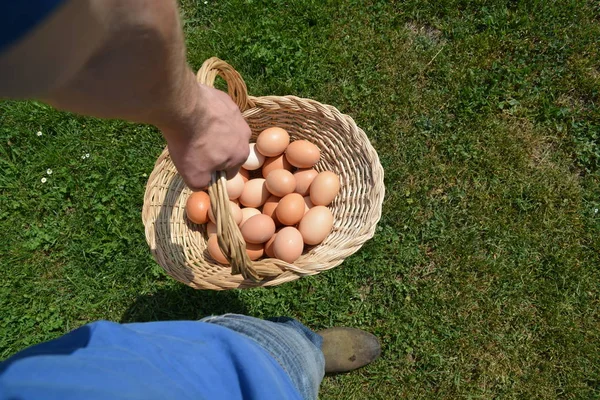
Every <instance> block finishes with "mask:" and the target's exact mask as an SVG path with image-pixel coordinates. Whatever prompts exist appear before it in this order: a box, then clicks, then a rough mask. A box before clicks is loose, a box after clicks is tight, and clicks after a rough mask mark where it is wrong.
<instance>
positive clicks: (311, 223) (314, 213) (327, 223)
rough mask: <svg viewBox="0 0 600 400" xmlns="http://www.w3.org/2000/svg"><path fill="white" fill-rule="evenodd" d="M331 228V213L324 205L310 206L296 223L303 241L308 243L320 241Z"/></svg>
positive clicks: (313, 243)
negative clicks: (298, 222)
mask: <svg viewBox="0 0 600 400" xmlns="http://www.w3.org/2000/svg"><path fill="white" fill-rule="evenodd" d="M332 228H333V214H332V213H331V210H329V208H327V207H325V206H314V207H313V208H311V209H310V210H309V211H308V212H307V213H306V215H305V216H304V218H302V221H300V224H299V225H298V230H299V231H300V233H301V234H302V238H303V239H304V243H306V244H308V245H316V244H319V243H321V242H322V241H323V240H325V238H326V237H327V235H329V234H330V233H331V230H332Z"/></svg>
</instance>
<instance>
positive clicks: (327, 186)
mask: <svg viewBox="0 0 600 400" xmlns="http://www.w3.org/2000/svg"><path fill="white" fill-rule="evenodd" d="M339 192H340V178H339V177H338V176H337V175H336V174H334V173H333V172H331V171H324V172H321V173H320V174H319V175H317V176H316V177H315V179H314V180H313V182H312V184H311V185H310V200H311V201H312V202H313V204H314V205H316V206H328V205H329V204H331V202H332V201H333V199H335V196H337V195H338V193H339Z"/></svg>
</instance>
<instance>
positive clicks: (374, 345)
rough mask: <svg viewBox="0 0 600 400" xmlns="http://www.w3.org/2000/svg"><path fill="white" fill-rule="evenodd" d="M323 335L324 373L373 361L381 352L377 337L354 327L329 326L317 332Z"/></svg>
mask: <svg viewBox="0 0 600 400" xmlns="http://www.w3.org/2000/svg"><path fill="white" fill-rule="evenodd" d="M317 333H318V334H319V335H321V336H322V337H323V347H322V351H323V354H324V355H325V373H327V374H339V373H343V372H349V371H353V370H355V369H357V368H360V367H364V366H365V365H367V364H369V363H371V362H373V361H375V360H376V359H377V357H379V354H380V353H381V345H380V344H379V341H378V340H377V338H376V337H375V336H374V335H372V334H370V333H368V332H365V331H361V330H360V329H354V328H342V327H340V328H329V329H325V330H323V331H320V332H317Z"/></svg>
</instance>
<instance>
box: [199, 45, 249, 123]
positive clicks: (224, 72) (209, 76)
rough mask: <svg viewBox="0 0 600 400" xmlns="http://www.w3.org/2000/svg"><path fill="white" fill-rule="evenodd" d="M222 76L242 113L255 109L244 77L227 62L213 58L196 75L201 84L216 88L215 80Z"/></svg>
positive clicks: (205, 62) (230, 95)
mask: <svg viewBox="0 0 600 400" xmlns="http://www.w3.org/2000/svg"><path fill="white" fill-rule="evenodd" d="M217 76H220V77H221V78H223V79H225V82H227V92H228V93H229V97H231V98H232V99H233V101H234V102H235V104H237V106H238V107H239V108H240V111H241V112H244V111H246V110H247V109H249V108H252V107H254V102H253V101H252V100H250V97H249V96H248V88H247V87H246V82H244V79H242V76H241V75H240V74H239V72H237V71H236V70H235V69H233V67H232V66H231V65H229V64H227V63H226V62H225V61H223V60H221V59H219V58H217V57H211V58H209V59H208V60H206V61H204V63H203V64H202V67H200V69H199V70H198V73H197V74H196V79H197V80H198V82H199V83H202V84H204V85H207V86H210V87H214V83H215V78H216V77H217Z"/></svg>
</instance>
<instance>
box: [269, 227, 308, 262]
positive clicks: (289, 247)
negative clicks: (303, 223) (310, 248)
mask: <svg viewBox="0 0 600 400" xmlns="http://www.w3.org/2000/svg"><path fill="white" fill-rule="evenodd" d="M303 251H304V240H303V239H302V235H301V234H300V232H299V231H298V229H296V228H293V227H291V226H287V227H285V228H283V229H282V230H280V231H279V232H278V233H277V236H276V237H275V240H274V241H273V254H274V255H275V258H278V259H280V260H282V261H285V262H288V263H293V262H294V261H296V260H297V259H298V258H299V257H300V256H301V255H302V252H303Z"/></svg>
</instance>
